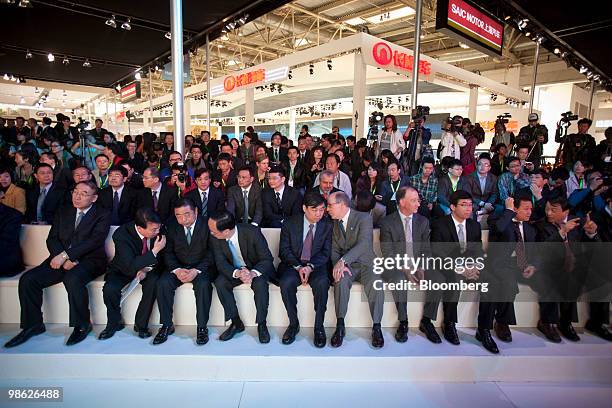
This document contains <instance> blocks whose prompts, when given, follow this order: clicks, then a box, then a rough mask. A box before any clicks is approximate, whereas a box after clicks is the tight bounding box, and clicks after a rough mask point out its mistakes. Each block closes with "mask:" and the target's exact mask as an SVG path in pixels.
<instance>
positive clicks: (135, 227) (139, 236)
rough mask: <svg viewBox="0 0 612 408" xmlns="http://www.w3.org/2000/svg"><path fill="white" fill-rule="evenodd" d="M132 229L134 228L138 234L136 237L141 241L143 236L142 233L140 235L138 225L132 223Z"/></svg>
mask: <svg viewBox="0 0 612 408" xmlns="http://www.w3.org/2000/svg"><path fill="white" fill-rule="evenodd" d="M134 229H135V230H136V233H137V234H138V238H140V240H141V241H142V239H143V238H144V235H142V234H141V233H140V232H138V226H136V225H134ZM147 241H148V240H147ZM147 244H148V242H147Z"/></svg>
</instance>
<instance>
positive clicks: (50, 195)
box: [25, 163, 66, 224]
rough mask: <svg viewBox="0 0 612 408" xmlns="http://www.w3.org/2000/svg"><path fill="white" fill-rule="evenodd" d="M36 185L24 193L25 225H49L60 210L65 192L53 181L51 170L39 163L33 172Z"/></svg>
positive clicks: (44, 164) (49, 167)
mask: <svg viewBox="0 0 612 408" xmlns="http://www.w3.org/2000/svg"><path fill="white" fill-rule="evenodd" d="M34 178H35V179H36V181H37V182H38V183H36V184H34V185H33V186H32V188H30V189H29V190H28V191H26V213H25V221H26V223H33V224H51V223H52V222H53V220H54V217H55V213H56V212H57V211H58V210H59V209H60V208H61V206H62V204H63V203H64V199H65V197H66V190H65V189H64V188H61V187H60V186H59V185H58V184H57V183H55V182H54V181H53V168H52V167H51V166H50V165H48V164H46V163H40V164H39V165H38V166H36V169H35V170H34Z"/></svg>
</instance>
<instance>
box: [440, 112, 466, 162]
mask: <svg viewBox="0 0 612 408" xmlns="http://www.w3.org/2000/svg"><path fill="white" fill-rule="evenodd" d="M456 129H457V127H455V126H452V121H451V119H450V118H449V119H447V120H446V122H445V123H444V130H443V131H442V137H441V139H440V145H442V151H441V152H440V159H443V158H444V157H448V156H450V157H454V158H455V159H461V149H460V148H461V147H463V146H465V145H466V144H467V141H466V140H465V138H464V137H463V135H462V134H461V133H459V132H458V131H457V130H456Z"/></svg>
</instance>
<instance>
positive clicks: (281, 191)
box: [274, 183, 285, 198]
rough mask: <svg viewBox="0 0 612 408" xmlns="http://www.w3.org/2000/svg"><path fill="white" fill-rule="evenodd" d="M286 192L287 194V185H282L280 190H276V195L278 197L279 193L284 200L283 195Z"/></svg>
mask: <svg viewBox="0 0 612 408" xmlns="http://www.w3.org/2000/svg"><path fill="white" fill-rule="evenodd" d="M284 192H285V183H283V184H281V188H280V190H276V189H274V195H276V193H279V194H280V196H281V198H283V193H284Z"/></svg>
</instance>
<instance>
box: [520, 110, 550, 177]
mask: <svg viewBox="0 0 612 408" xmlns="http://www.w3.org/2000/svg"><path fill="white" fill-rule="evenodd" d="M539 119H540V118H539V116H538V114H537V113H530V114H529V116H528V117H527V120H528V121H529V124H528V125H527V126H524V127H522V128H521V130H520V131H519V134H518V136H517V137H516V144H526V145H528V146H529V157H528V158H527V160H528V161H529V162H531V163H533V164H534V167H535V168H536V169H537V168H538V167H540V165H541V164H542V155H543V153H544V145H545V144H546V143H548V129H547V128H546V126H544V125H541V124H539V123H538V120H539Z"/></svg>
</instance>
